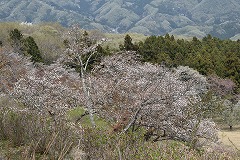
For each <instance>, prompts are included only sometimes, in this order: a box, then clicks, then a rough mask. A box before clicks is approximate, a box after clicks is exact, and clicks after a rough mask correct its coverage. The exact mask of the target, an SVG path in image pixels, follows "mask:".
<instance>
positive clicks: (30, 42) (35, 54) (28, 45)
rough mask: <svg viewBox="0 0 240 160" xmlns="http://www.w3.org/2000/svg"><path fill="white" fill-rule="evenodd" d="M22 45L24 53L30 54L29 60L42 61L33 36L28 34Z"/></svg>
mask: <svg viewBox="0 0 240 160" xmlns="http://www.w3.org/2000/svg"><path fill="white" fill-rule="evenodd" d="M24 47H25V48H24V50H25V52H26V54H27V55H30V56H32V57H31V60H32V61H33V62H43V58H42V56H41V54H40V50H39V49H38V46H37V44H36V42H35V40H34V38H33V37H31V36H29V37H27V38H26V39H25V40H24Z"/></svg>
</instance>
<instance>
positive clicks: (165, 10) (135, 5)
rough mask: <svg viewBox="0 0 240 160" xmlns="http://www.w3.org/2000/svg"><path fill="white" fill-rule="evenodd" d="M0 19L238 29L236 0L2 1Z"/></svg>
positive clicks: (121, 27)
mask: <svg viewBox="0 0 240 160" xmlns="http://www.w3.org/2000/svg"><path fill="white" fill-rule="evenodd" d="M0 9H1V12H0V21H18V22H31V23H41V22H59V23H61V24H62V25H64V26H70V25H72V24H74V23H79V24H81V26H82V27H83V28H85V29H99V30H102V31H105V32H115V33H125V32H137V33H142V34H147V35H164V34H166V33H171V34H174V35H185V36H189V37H193V36H197V37H199V38H202V37H204V36H206V35H207V34H211V35H213V36H216V37H218V38H224V39H225V38H231V37H234V36H235V35H237V34H239V30H240V24H239V20H240V2H239V1H237V0H230V1H229V0H211V1H208V0H182V1H179V0H165V1H163V0H148V1H140V0H125V1H123V0H110V1H104V0H98V1H95V0H81V1H75V0H69V1H67V2H65V1H62V0H61V1H59V0H39V1H27V0H22V1H20V2H19V1H16V0H2V1H1V3H0Z"/></svg>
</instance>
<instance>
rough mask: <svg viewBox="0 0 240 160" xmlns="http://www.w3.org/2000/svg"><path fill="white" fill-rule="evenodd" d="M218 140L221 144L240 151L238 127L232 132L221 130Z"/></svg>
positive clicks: (239, 130) (239, 127) (239, 131)
mask: <svg viewBox="0 0 240 160" xmlns="http://www.w3.org/2000/svg"><path fill="white" fill-rule="evenodd" d="M219 138H220V140H221V141H222V142H223V144H225V145H227V146H231V147H233V148H237V149H238V150H240V126H238V127H235V128H234V129H233V130H232V131H230V130H229V129H227V128H223V129H222V130H221V131H220V132H219Z"/></svg>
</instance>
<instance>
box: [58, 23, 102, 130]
mask: <svg viewBox="0 0 240 160" xmlns="http://www.w3.org/2000/svg"><path fill="white" fill-rule="evenodd" d="M64 39H65V41H64V44H65V45H66V46H67V49H66V51H65V53H66V54H65V56H64V57H63V61H64V62H65V63H68V64H71V65H73V66H76V67H79V70H80V78H81V82H82V87H83V93H84V99H85V106H86V107H87V108H88V112H89V115H90V120H91V123H92V126H95V122H94V117H93V102H92V97H91V94H90V89H91V78H90V76H89V75H88V73H87V67H88V65H89V62H90V59H91V58H92V57H93V56H94V55H95V54H96V53H97V49H98V46H99V45H100V44H101V43H102V42H103V41H104V40H100V41H97V42H93V41H91V39H90V38H89V37H88V33H87V32H86V31H83V30H81V29H80V27H79V26H78V25H74V26H73V27H72V28H71V30H70V31H69V32H68V33H67V34H66V36H65V37H64Z"/></svg>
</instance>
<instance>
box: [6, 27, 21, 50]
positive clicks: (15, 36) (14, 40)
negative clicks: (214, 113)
mask: <svg viewBox="0 0 240 160" xmlns="http://www.w3.org/2000/svg"><path fill="white" fill-rule="evenodd" d="M9 37H10V44H11V46H12V47H13V51H14V52H16V53H21V52H22V51H23V35H22V33H21V32H20V31H19V30H18V29H16V28H15V29H13V30H11V31H10V33H9Z"/></svg>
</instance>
